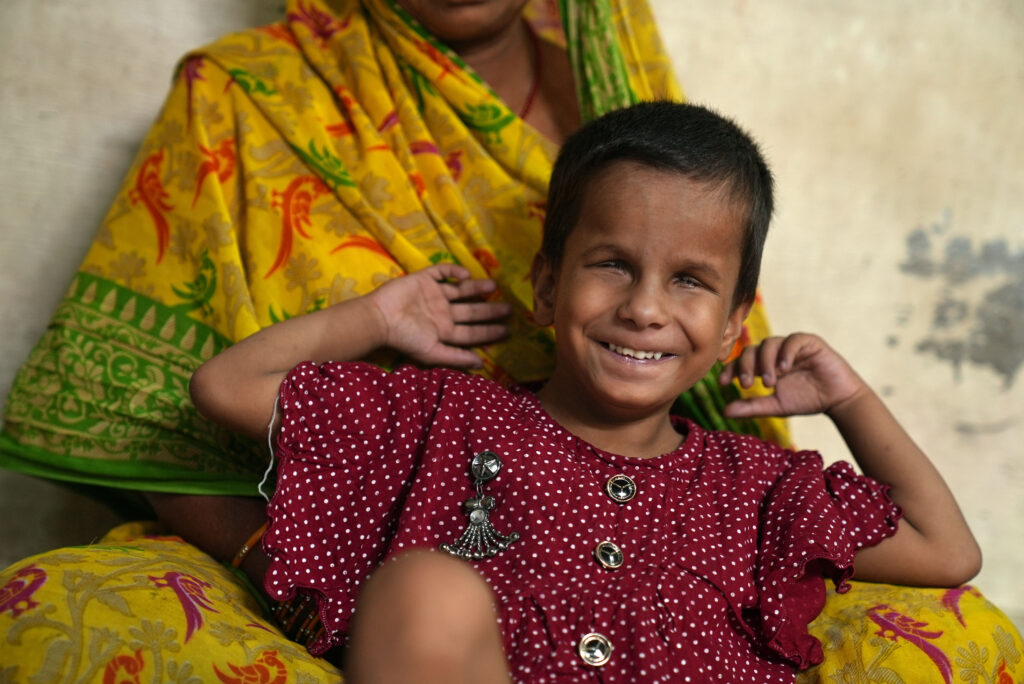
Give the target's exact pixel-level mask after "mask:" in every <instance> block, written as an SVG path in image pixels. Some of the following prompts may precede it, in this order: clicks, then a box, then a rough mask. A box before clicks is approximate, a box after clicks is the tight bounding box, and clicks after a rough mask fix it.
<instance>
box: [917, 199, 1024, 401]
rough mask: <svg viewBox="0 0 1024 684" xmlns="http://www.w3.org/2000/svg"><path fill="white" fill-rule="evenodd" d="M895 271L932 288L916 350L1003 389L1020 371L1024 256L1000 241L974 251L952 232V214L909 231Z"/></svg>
mask: <svg viewBox="0 0 1024 684" xmlns="http://www.w3.org/2000/svg"><path fill="white" fill-rule="evenodd" d="M906 247H907V255H906V259H905V261H904V262H903V263H902V264H900V270H901V271H903V272H904V273H906V274H907V275H908V276H910V277H913V278H920V279H925V280H927V281H929V282H932V283H934V284H935V285H936V287H937V290H936V295H937V299H936V300H935V301H934V302H933V303H932V310H931V320H930V322H929V324H928V330H927V333H926V334H925V336H924V337H923V338H921V339H919V340H918V341H917V344H916V347H915V348H916V350H917V351H918V352H921V353H928V354H933V355H935V356H936V357H937V358H939V359H940V360H942V361H945V362H947V363H950V364H951V365H952V366H953V369H954V375H955V377H956V378H959V377H960V374H961V373H962V372H963V367H964V365H965V364H972V365H976V366H982V367H986V368H988V369H989V370H991V371H993V372H995V373H996V374H997V375H999V376H1000V377H1001V378H1002V380H1003V384H1004V386H1005V387H1009V386H1010V385H1012V384H1013V382H1014V380H1015V378H1016V376H1017V373H1018V371H1019V370H1020V368H1021V366H1022V365H1024V249H1017V250H1016V251H1014V249H1013V247H1012V246H1011V245H1010V244H1009V243H1008V241H1007V240H1005V239H1002V238H999V239H995V240H990V241H988V242H983V243H981V244H980V245H975V244H974V242H973V241H972V240H971V238H970V237H968V236H964V235H956V234H953V233H952V231H951V214H950V212H949V210H946V211H945V212H944V214H943V216H942V218H941V219H940V220H939V221H936V222H935V223H932V224H931V225H927V226H921V227H918V228H916V229H915V230H913V231H912V232H911V233H910V235H909V236H908V237H907V244H906Z"/></svg>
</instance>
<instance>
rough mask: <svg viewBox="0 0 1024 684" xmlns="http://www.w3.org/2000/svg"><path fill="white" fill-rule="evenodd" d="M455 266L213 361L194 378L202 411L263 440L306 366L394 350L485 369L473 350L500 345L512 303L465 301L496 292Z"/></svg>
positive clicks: (390, 285) (272, 330) (291, 323)
mask: <svg viewBox="0 0 1024 684" xmlns="http://www.w3.org/2000/svg"><path fill="white" fill-rule="evenodd" d="M468 278H469V272H468V271H467V270H466V269H464V268H462V267H461V266H456V265H454V264H439V265H437V266H431V267H430V268H427V269H424V270H422V271H419V272H417V273H414V274H412V275H408V276H404V277H402V278H397V279H395V280H391V281H388V282H387V283H385V284H384V285H382V286H381V287H379V288H378V289H376V290H374V291H373V292H371V293H369V294H367V295H365V296H362V297H357V298H355V299H351V300H348V301H345V302H341V303H340V304H336V305H334V306H331V307H329V308H327V309H323V310H321V311H317V312H314V313H311V314H307V315H304V316H299V317H297V318H292V319H289V320H287V321H282V322H281V323H277V324H275V325H272V326H270V327H268V328H264V329H263V330H260V331H259V332H257V333H255V334H253V335H251V336H249V337H247V338H245V339H244V340H242V341H240V342H238V343H237V344H235V345H233V346H231V347H228V348H227V349H225V350H224V351H222V352H221V353H220V354H218V355H217V356H215V357H213V358H212V359H210V360H209V361H207V362H206V363H204V364H203V365H202V366H200V367H199V368H198V369H197V370H196V372H195V373H194V374H193V375H192V380H191V382H190V383H189V391H190V393H191V395H192V401H193V402H194V403H195V405H196V408H198V409H199V411H200V413H202V414H203V415H204V416H206V417H207V418H209V419H210V420H212V421H214V422H217V423H220V424H221V425H224V426H225V427H228V428H230V429H232V430H235V431H236V432H239V433H242V434H245V435H248V436H250V437H262V436H263V435H265V434H266V430H267V425H268V423H269V422H270V417H271V415H272V412H273V406H274V401H275V398H276V397H277V392H278V390H279V389H280V386H281V382H282V380H284V378H285V376H286V375H287V374H288V372H289V371H290V370H291V369H292V368H293V367H295V366H296V365H297V364H299V363H301V362H303V361H314V362H316V363H323V362H325V361H350V360H354V359H359V358H362V357H364V356H366V355H368V354H370V353H371V352H373V351H375V350H377V349H380V348H383V347H390V348H392V349H395V350H397V351H399V352H402V353H404V354H407V355H408V356H410V357H412V358H414V359H416V360H418V361H420V362H422V363H425V364H437V365H452V366H479V365H480V360H479V358H478V357H477V356H476V354H474V353H473V352H472V351H470V350H469V349H464V348H462V347H467V346H475V345H480V344H485V343H488V342H493V341H495V340H497V339H499V338H500V337H502V336H503V335H504V334H505V326H503V325H501V324H497V323H493V322H491V323H488V321H494V320H496V319H498V318H501V317H503V316H506V315H507V314H508V312H509V307H508V305H507V304H504V303H501V302H481V301H463V300H465V299H467V298H475V297H479V296H481V295H486V294H488V293H490V292H492V291H493V290H494V283H493V281H490V280H470V279H468Z"/></svg>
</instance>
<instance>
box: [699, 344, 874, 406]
mask: <svg viewBox="0 0 1024 684" xmlns="http://www.w3.org/2000/svg"><path fill="white" fill-rule="evenodd" d="M755 377H760V378H761V382H762V383H763V384H764V386H765V387H769V388H774V389H775V392H774V393H773V394H771V395H769V396H765V397H749V398H747V399H738V400H736V401H734V402H732V403H730V404H729V405H728V406H727V407H726V408H725V415H726V416H728V417H730V418H749V417H758V416H793V415H806V414H812V413H822V412H824V413H828V412H831V411H833V410H834V409H836V408H837V407H839V406H840V405H842V404H845V403H847V402H849V401H851V400H852V399H854V398H855V397H857V396H859V395H861V394H862V393H863V392H870V390H869V389H868V387H867V385H865V383H864V381H863V380H861V378H860V377H859V376H858V375H857V374H856V373H855V372H854V370H853V369H852V368H851V367H850V366H849V364H847V363H846V361H845V360H844V359H843V357H841V356H840V355H839V354H837V353H836V352H835V351H834V350H833V349H832V348H831V347H829V346H828V345H827V344H826V343H825V341H824V340H822V339H821V338H820V337H817V336H816V335H809V334H807V333H795V334H793V335H790V336H788V337H784V338H783V337H771V338H768V339H767V340H764V341H763V342H761V344H759V345H755V346H750V347H747V348H746V349H744V350H743V352H742V353H741V354H740V356H739V358H737V359H735V360H734V361H732V362H731V363H729V364H728V365H727V366H726V367H725V368H724V369H723V370H722V373H721V375H720V376H719V382H721V383H722V384H723V385H724V384H726V383H729V382H731V381H733V380H734V379H738V380H739V383H740V385H741V386H742V387H744V388H748V387H750V386H751V385H753V384H754V378H755Z"/></svg>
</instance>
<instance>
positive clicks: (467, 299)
mask: <svg viewBox="0 0 1024 684" xmlns="http://www.w3.org/2000/svg"><path fill="white" fill-rule="evenodd" d="M469 275H470V274H469V271H468V270H466V269H465V268H463V267H462V266H457V265H455V264H438V265H436V266H431V267H429V268H426V269H423V270H422V271H417V272H416V273H412V274H410V275H407V276H404V277H402V278H396V279H394V280H390V281H388V282H386V283H384V284H383V285H381V286H380V287H379V288H377V289H376V290H374V291H373V292H372V293H370V294H369V295H367V297H368V299H369V300H370V302H371V303H372V304H373V306H374V308H375V309H376V310H377V312H378V313H379V315H380V317H381V322H382V329H383V330H385V331H386V340H385V344H386V346H388V347H390V348H392V349H395V350H396V351H400V352H402V353H403V354H407V355H408V356H411V357H413V358H415V359H416V360H418V361H420V362H422V363H426V364H431V365H444V366H464V367H475V366H480V365H481V363H480V358H479V357H478V356H477V355H476V354H474V353H473V352H472V351H470V350H469V349H465V347H475V346H479V345H481V344H488V343H490V342H495V341H497V340H499V339H501V338H502V337H504V336H505V335H506V334H507V332H508V330H507V328H506V326H505V325H503V324H501V323H497V322H496V321H497V320H498V319H501V318H504V317H506V316H508V315H509V313H510V312H511V307H510V306H509V305H508V304H506V303H504V302H489V301H483V300H482V299H481V298H482V297H485V296H486V295H489V294H491V293H492V292H494V290H495V287H496V286H495V284H494V281H493V280H485V279H470V277H469Z"/></svg>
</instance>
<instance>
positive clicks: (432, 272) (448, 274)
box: [420, 263, 470, 281]
mask: <svg viewBox="0 0 1024 684" xmlns="http://www.w3.org/2000/svg"><path fill="white" fill-rule="evenodd" d="M420 273H422V274H423V275H425V276H427V277H428V278H430V279H432V280H437V281H444V280H455V281H463V280H467V279H468V278H469V276H470V273H469V269H467V268H465V267H464V266H459V265H458V264H449V263H441V264H434V265H433V266H428V267H427V268H425V269H423V270H422V271H420Z"/></svg>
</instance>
